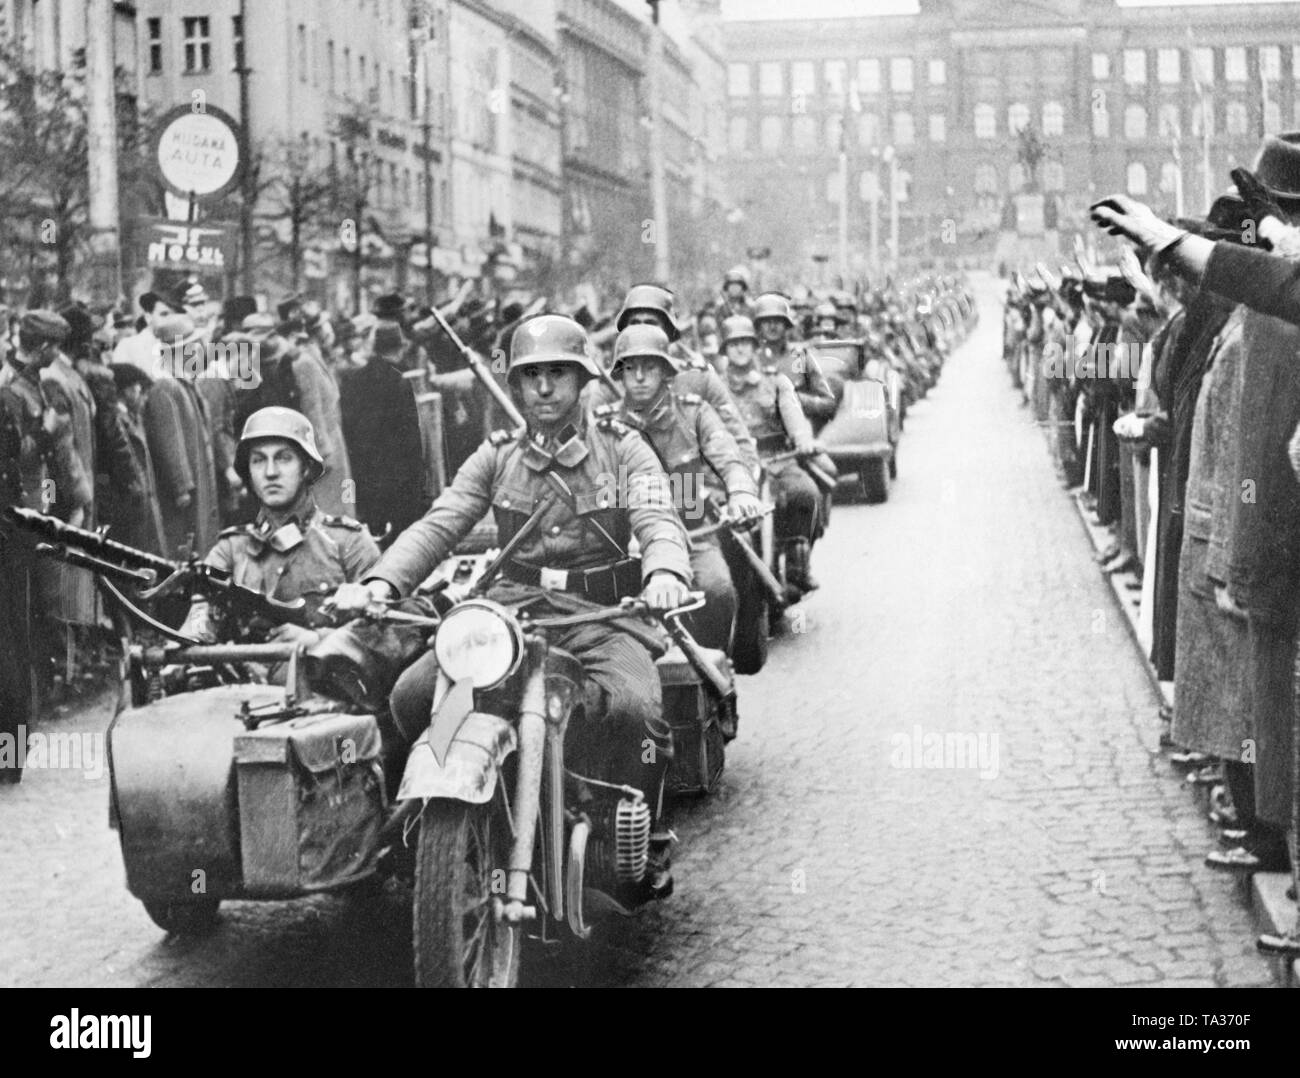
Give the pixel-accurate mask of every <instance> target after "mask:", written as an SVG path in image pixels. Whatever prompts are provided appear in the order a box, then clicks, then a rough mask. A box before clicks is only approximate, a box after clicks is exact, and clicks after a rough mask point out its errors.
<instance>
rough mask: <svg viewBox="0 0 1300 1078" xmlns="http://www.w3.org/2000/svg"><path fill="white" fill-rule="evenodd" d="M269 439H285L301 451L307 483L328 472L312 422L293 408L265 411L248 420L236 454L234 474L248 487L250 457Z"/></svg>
mask: <svg viewBox="0 0 1300 1078" xmlns="http://www.w3.org/2000/svg"><path fill="white" fill-rule="evenodd" d="M266 438H282V439H284V440H285V441H286V442H289V443H291V444H293V445H295V446H297V447H298V449H299V450H301V452H302V455H303V457H304V458H305V461H306V470H307V482H308V483H314V482H316V480H317V479H319V478H320V477H321V474H322V473H323V472H324V471H325V459H324V458H323V457H322V456H321V455H320V450H319V449H317V448H316V432H315V431H314V430H313V429H312V425H311V420H310V419H308V418H307V417H306V416H305V415H303V414H302V413H301V412H295V411H294V410H293V409H292V408H279V407H272V408H262V409H260V410H259V411H256V412H254V413H253V414H252V415H250V416H249V417H248V420H247V421H246V422H245V423H244V431H243V433H242V434H241V435H240V436H239V446H238V448H237V449H236V450H235V472H236V474H237V475H238V476H239V478H240V479H242V480H243V481H244V483H245V484H246V485H248V484H249V478H248V454H249V452H250V451H251V450H252V448H253V443H254V442H259V441H262V440H264V439H266Z"/></svg>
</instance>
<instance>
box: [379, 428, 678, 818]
mask: <svg viewBox="0 0 1300 1078" xmlns="http://www.w3.org/2000/svg"><path fill="white" fill-rule="evenodd" d="M571 430H572V434H571V436H568V437H565V438H563V439H561V440H560V442H559V444H558V445H557V444H554V443H551V444H549V445H541V444H538V442H537V441H536V440H534V439H529V438H524V439H523V440H515V439H514V438H511V437H493V438H491V439H489V440H488V441H487V442H485V443H484V444H483V445H481V446H480V447H479V448H478V449H477V450H476V451H475V452H474V454H473V455H472V456H470V458H469V459H468V460H467V461H466V462H465V463H464V465H462V467H461V469H460V471H458V472H457V473H456V478H455V479H454V480H453V482H452V484H451V486H449V487H448V488H447V489H446V490H444V491H443V492H442V494H441V495H440V496H439V497H438V499H437V500H436V501H435V502H434V503H433V505H432V506H431V507H430V509H429V511H428V512H427V513H426V514H425V515H424V516H423V517H422V518H421V519H420V520H418V521H417V522H416V523H415V524H413V525H411V527H409V528H407V529H406V531H404V532H403V533H402V534H401V535H400V536H398V538H397V540H396V541H395V542H394V543H393V545H392V547H390V548H389V549H388V550H387V551H386V552H385V554H384V556H383V557H382V558H381V559H380V560H379V564H378V565H376V566H375V567H374V569H373V570H371V571H370V572H369V573H368V574H366V579H367V580H384V581H386V582H387V583H388V584H390V585H391V586H393V587H394V588H396V589H397V591H398V592H399V593H401V594H403V595H405V594H407V593H409V592H410V591H411V590H412V589H414V588H415V587H416V586H417V585H418V584H419V583H420V582H421V581H423V580H424V579H425V577H427V576H428V575H429V573H430V572H431V571H432V570H433V569H434V568H435V567H436V566H437V564H438V563H439V562H440V561H441V560H442V559H443V558H445V557H447V555H449V554H450V553H452V551H453V550H454V548H455V546H456V544H457V543H458V542H459V541H460V540H461V539H462V538H463V537H464V536H465V535H466V534H467V533H468V532H469V531H470V529H471V528H473V526H474V525H475V524H476V523H477V522H478V521H479V520H480V519H482V518H483V517H484V516H485V515H486V514H487V512H488V511H489V510H491V511H492V512H493V514H494V515H495V517H496V523H497V535H498V538H499V541H500V542H501V543H502V544H504V543H505V542H507V541H508V540H509V539H510V538H511V537H512V536H513V535H514V534H515V533H516V532H517V531H518V530H519V529H520V527H521V526H522V525H523V523H524V522H525V521H526V520H527V519H528V517H529V516H530V515H531V514H532V513H533V511H534V509H535V508H536V507H537V505H538V504H539V502H540V501H541V500H542V499H543V498H546V497H548V496H549V495H550V493H551V492H552V489H553V488H552V486H551V484H550V483H549V482H548V481H547V479H546V478H545V474H546V473H547V472H548V471H552V470H553V471H554V473H555V475H557V476H558V477H559V478H560V479H561V480H563V482H564V483H565V484H566V485H567V487H568V488H569V490H570V491H571V492H572V498H573V502H574V507H575V509H576V514H575V512H574V511H573V510H570V509H569V508H568V506H567V505H566V504H564V502H563V501H557V502H556V503H555V504H553V505H552V506H551V508H550V509H549V510H547V512H546V513H545V515H544V516H543V517H542V518H541V522H540V525H539V526H536V527H534V528H533V529H532V532H531V534H529V535H528V536H527V537H526V538H525V539H523V540H521V542H520V545H519V547H518V548H517V549H516V551H515V553H514V558H513V560H514V561H515V562H516V563H517V564H519V565H523V566H529V567H534V568H543V567H544V568H549V569H552V570H574V569H587V568H593V567H596V566H601V565H608V564H610V563H611V562H613V561H614V560H616V559H617V558H618V557H619V554H618V552H616V551H614V550H613V549H612V547H611V546H610V544H609V543H608V542H607V541H606V540H604V539H603V538H601V537H600V535H599V533H598V531H597V530H596V529H595V527H594V525H593V524H584V523H583V521H584V519H586V520H588V521H591V522H596V523H599V525H600V526H601V527H603V528H604V529H605V530H606V531H607V532H608V533H609V534H610V536H611V537H612V538H613V539H615V540H616V541H617V542H618V543H620V544H622V545H623V546H624V547H626V545H627V542H628V540H630V539H631V538H632V536H633V535H635V537H636V539H637V542H638V544H639V545H640V548H641V576H642V579H643V580H645V579H648V578H649V576H650V574H651V573H653V572H655V571H657V570H665V571H667V572H671V573H674V574H676V575H677V576H679V577H680V578H681V579H682V580H683V581H685V582H687V583H690V582H691V579H692V578H691V566H690V556H689V551H688V545H687V539H686V533H685V530H684V529H683V527H682V524H681V521H680V520H679V519H678V517H677V513H676V511H675V510H674V508H673V505H672V500H671V498H670V497H669V494H668V483H667V477H666V476H665V475H664V472H663V470H662V469H661V468H660V466H659V463H658V461H656V460H655V457H654V453H653V452H652V451H651V449H650V447H649V446H647V445H646V444H645V442H644V441H642V439H641V438H640V436H639V435H637V434H636V433H634V432H633V431H632V430H630V429H629V428H627V427H624V426H622V425H621V424H606V425H601V424H598V423H596V422H590V421H587V420H586V419H583V420H582V421H581V427H575V428H571ZM566 433H568V432H566ZM488 594H489V596H490V597H492V598H494V599H497V600H498V601H500V602H503V603H507V604H511V603H521V602H526V601H529V600H536V599H538V598H539V597H541V598H543V599H550V602H551V605H552V606H553V607H555V608H557V609H560V610H565V611H571V610H573V609H574V608H575V599H574V597H573V596H567V595H562V594H559V593H553V592H547V591H545V590H544V589H542V588H539V587H532V586H528V585H525V584H521V583H515V582H512V581H503V582H501V583H499V584H497V585H495V586H494V587H492V588H491V589H490V591H489V593H488ZM576 605H577V606H581V601H580V600H577V601H576ZM552 642H553V643H554V645H555V646H557V647H560V648H563V649H564V650H566V651H568V652H569V653H571V654H572V655H573V656H574V657H575V658H577V659H578V661H579V662H580V663H581V664H582V666H583V669H584V671H585V672H586V674H587V676H588V678H590V686H589V688H590V691H591V694H592V695H591V696H589V698H588V701H587V707H586V709H585V710H584V712H583V714H582V718H581V721H580V722H575V723H574V724H572V725H571V726H570V729H569V735H568V737H567V739H566V749H567V751H569V752H570V754H571V755H572V757H573V758H574V759H575V761H577V760H582V761H585V764H584V766H597V765H598V767H597V769H607V770H605V776H604V777H607V778H610V779H611V780H613V781H617V782H626V783H627V784H629V785H631V786H634V787H636V788H637V789H640V790H643V791H645V792H646V793H647V795H648V796H650V797H651V798H652V800H653V797H654V793H655V792H656V791H657V790H658V784H659V783H660V782H661V781H662V777H663V774H664V772H665V771H666V769H667V766H668V763H669V761H670V760H671V758H672V728H671V727H670V726H669V725H668V723H667V722H666V721H665V719H664V718H663V714H662V694H661V690H660V684H659V675H658V672H657V670H656V669H655V665H654V661H653V660H652V658H651V656H650V653H649V652H648V651H647V650H646V648H645V646H644V645H643V644H642V643H640V642H639V641H638V640H636V639H634V638H633V637H632V636H630V635H628V634H627V633H624V632H620V631H619V630H618V629H616V628H614V627H611V626H607V625H579V626H575V627H573V628H571V629H568V630H566V631H563V632H559V633H555V634H553V636H552ZM436 683H437V660H436V657H435V656H434V653H433V652H432V651H429V652H427V653H426V654H425V655H424V656H423V657H422V658H420V659H419V660H418V661H417V662H415V663H414V664H413V665H412V666H410V667H408V668H407V670H406V671H405V672H404V673H403V674H402V676H401V678H400V679H399V680H398V682H397V685H396V686H395V687H394V689H393V693H392V697H391V705H392V712H393V717H394V719H395V720H396V722H397V725H398V727H399V728H400V730H401V731H402V734H403V736H404V737H406V738H407V739H408V740H411V741H413V740H414V739H415V738H416V737H418V736H419V735H420V733H421V732H422V731H423V730H424V729H425V728H426V727H427V726H428V723H429V709H430V706H431V703H432V700H433V692H434V687H435V685H436ZM647 739H649V742H650V743H651V744H653V745H654V747H655V751H654V752H651V753H647V752H646V751H645V750H646V743H647ZM588 773H590V772H588ZM597 777H600V776H597Z"/></svg>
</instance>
